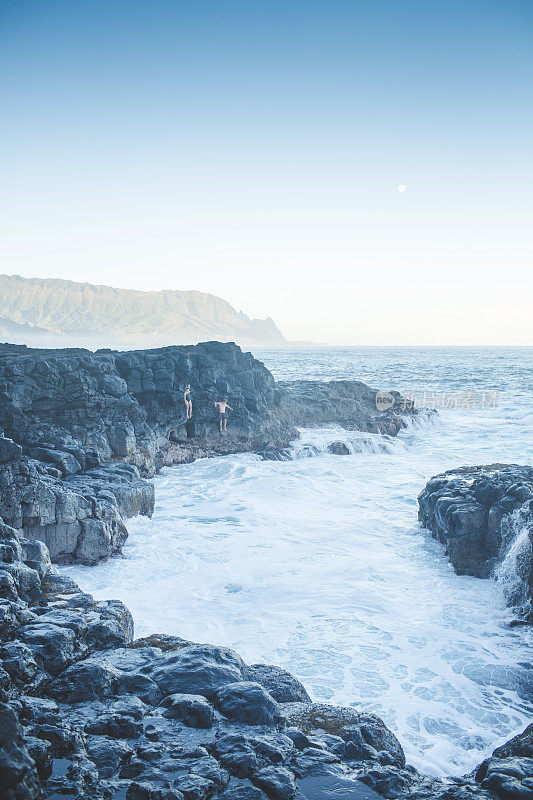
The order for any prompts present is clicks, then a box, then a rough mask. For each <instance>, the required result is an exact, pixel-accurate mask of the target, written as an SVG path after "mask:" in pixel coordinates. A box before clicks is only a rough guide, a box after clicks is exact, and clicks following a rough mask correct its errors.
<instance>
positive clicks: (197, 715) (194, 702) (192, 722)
mask: <svg viewBox="0 0 533 800" xmlns="http://www.w3.org/2000/svg"><path fill="white" fill-rule="evenodd" d="M161 706H162V707H163V708H164V709H165V711H164V712H163V715H164V716H165V717H167V718H169V719H179V720H181V722H183V724H184V725H187V727H189V728H211V726H212V725H213V723H214V721H215V712H214V710H213V708H212V706H211V704H210V703H208V701H207V700H206V699H205V697H202V696H201V695H194V694H171V695H169V696H168V697H165V699H164V700H163V702H162V703H161Z"/></svg>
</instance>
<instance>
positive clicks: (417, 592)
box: [66, 348, 533, 775]
mask: <svg viewBox="0 0 533 800" xmlns="http://www.w3.org/2000/svg"><path fill="white" fill-rule="evenodd" d="M254 354H255V355H256V356H257V357H259V358H261V359H262V360H263V361H264V362H265V363H266V365H267V366H268V367H269V368H270V370H271V371H272V372H273V374H274V375H275V377H276V378H279V379H293V378H313V379H318V380H329V379H336V378H352V379H358V380H363V381H365V382H367V383H369V384H370V385H372V386H374V387H376V388H381V389H390V388H393V389H398V390H400V391H405V392H416V393H417V396H418V399H419V401H421V400H422V399H423V398H424V393H426V396H425V397H426V400H429V401H430V402H432V401H434V400H436V401H437V403H442V402H445V404H446V405H447V406H448V407H447V408H441V409H440V410H439V412H438V414H437V415H431V414H422V415H421V419H420V420H418V421H416V422H415V423H413V424H411V425H410V426H409V427H408V428H407V429H406V430H404V431H402V432H401V433H400V435H399V436H398V437H397V438H395V439H391V438H389V437H385V436H371V435H369V434H361V433H354V432H347V431H343V430H340V429H338V430H335V429H325V430H305V431H302V436H301V439H300V440H299V441H298V442H297V443H296V444H295V445H294V447H293V458H292V460H290V461H286V462H270V461H261V460H260V459H259V458H258V457H257V456H254V455H250V454H247V455H235V456H228V457H224V458H216V459H208V460H201V461H197V462H195V463H193V464H189V465H184V466H179V467H174V468H168V469H165V470H163V471H162V473H161V474H160V475H159V476H157V477H156V479H155V486H156V510H155V514H154V517H153V519H152V520H148V519H144V518H137V519H135V520H130V521H129V523H128V528H129V531H130V537H129V539H128V542H127V543H126V546H125V547H124V558H114V559H111V560H109V561H108V562H106V563H104V564H101V565H99V566H98V567H81V566H76V567H68V568H66V571H67V572H68V573H69V574H70V575H72V576H73V577H74V578H75V579H76V580H77V581H78V582H79V584H80V585H81V586H82V588H83V589H85V590H87V591H89V592H91V593H92V594H94V595H95V596H96V597H97V598H109V597H116V598H119V599H121V600H123V601H124V602H125V603H126V604H127V605H128V607H129V608H130V609H131V611H132V613H133V616H134V620H135V627H136V634H137V635H138V636H141V635H146V634H149V633H152V632H155V631H162V632H166V633H171V634H177V635H180V636H183V637H185V638H189V639H191V640H194V641H204V642H211V643H217V644H224V645H229V646H231V647H233V648H235V649H236V650H237V651H238V652H239V653H240V654H241V655H242V656H243V658H244V659H245V660H246V661H247V662H249V663H254V662H260V661H262V662H267V663H274V664H278V665H280V666H283V667H285V668H287V669H289V670H290V671H291V672H292V673H294V674H295V675H297V676H298V677H299V678H300V679H302V680H303V681H304V683H305V685H306V687H307V688H308V690H309V691H310V693H311V695H312V697H313V698H314V699H316V700H320V701H327V702H332V703H338V704H343V705H351V706H354V707H355V708H357V709H361V710H365V711H369V712H375V713H377V714H379V715H380V716H381V717H382V718H383V719H384V721H385V722H386V724H387V725H388V726H389V727H390V728H391V729H392V730H393V731H395V733H396V734H397V736H398V737H399V739H400V740H401V742H402V744H403V746H404V749H405V751H406V754H407V757H408V760H409V761H410V763H412V764H414V765H415V766H416V767H417V768H418V769H420V770H423V771H425V772H429V773H431V774H436V775H446V774H448V775H449V774H453V775H458V774H463V773H465V772H467V771H469V770H470V769H471V768H473V767H474V766H475V765H477V764H478V763H479V762H480V761H481V760H482V759H483V758H484V757H486V756H487V755H488V754H490V752H491V751H492V749H493V748H494V747H495V746H497V745H498V744H500V743H502V742H503V741H504V740H506V739H507V738H509V737H510V736H512V735H514V734H515V733H517V732H518V731H520V730H521V729H523V728H524V727H525V725H526V724H527V723H529V722H530V721H531V720H532V718H533V668H532V665H531V645H532V641H533V640H532V632H531V630H527V629H524V628H509V627H508V621H509V620H510V619H511V618H512V612H510V610H509V609H508V608H507V607H506V605H505V600H504V592H505V591H506V590H508V589H509V586H510V585H512V584H513V582H515V583H516V574H515V573H516V570H515V568H514V566H513V564H515V562H517V557H516V553H519V552H521V548H523V547H524V546H526V545H527V543H526V542H525V538H524V536H523V534H522V533H521V531H520V530H519V529H517V541H516V542H515V543H514V547H515V550H516V553H515V552H510V553H509V555H508V558H507V559H506V560H505V564H504V567H503V568H502V569H501V570H500V571H499V575H498V577H497V578H495V579H494V580H480V579H477V578H473V577H468V576H457V575H455V573H454V571H453V569H452V567H451V566H450V564H449V563H448V561H447V559H446V557H445V555H444V552H443V548H442V546H441V545H439V544H438V543H437V542H436V541H434V540H433V539H432V538H431V537H430V536H429V534H428V533H427V532H426V531H424V530H423V529H421V528H420V526H419V524H418V522H417V495H418V493H419V492H420V491H421V489H422V488H423V487H424V485H425V483H426V481H427V480H428V479H429V478H430V477H431V476H432V475H435V474H437V473H439V472H442V471H443V470H445V469H450V468H453V467H457V466H460V465H465V464H488V463H494V462H505V463H518V464H527V463H529V464H531V463H533V461H532V456H533V452H532V451H533V435H532V431H533V403H532V394H531V366H532V355H533V350H531V349H522V348H521V349H518V348H514V349H511V348H510V349H503V348H491V349H444V348H442V349H439V348H420V349H415V348H411V349H403V348H402V349H394V348H298V349H275V350H274V349H272V350H259V349H258V350H256V351H255V352H254ZM458 392H461V396H459V395H458V394H457V393H458ZM494 392H496V393H497V394H496V395H494V394H493V393H494ZM435 393H436V394H435ZM483 393H485V394H484V395H483ZM483 397H484V398H485V399H484V400H483V399H482V398H483ZM483 405H484V407H482V406H483ZM455 406H457V407H455ZM334 440H342V441H345V442H346V443H347V445H348V447H349V449H350V455H349V456H334V455H330V454H329V453H328V452H327V445H328V444H329V443H330V442H332V441H334ZM518 560H519V559H518ZM514 588H515V590H516V587H514Z"/></svg>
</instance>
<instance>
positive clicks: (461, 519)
mask: <svg viewBox="0 0 533 800" xmlns="http://www.w3.org/2000/svg"><path fill="white" fill-rule="evenodd" d="M418 503H419V513H418V517H419V520H420V522H421V523H422V525H424V526H425V527H426V528H429V530H430V531H431V532H432V534H433V536H434V537H435V538H436V539H438V540H439V541H440V542H442V543H443V544H444V545H445V546H446V552H447V554H448V556H449V558H450V561H451V562H452V564H453V566H454V568H455V571H456V572H457V573H459V574H460V575H475V576H476V577H478V578H486V577H488V576H489V575H492V574H495V573H497V574H498V575H499V576H500V578H501V579H502V581H503V583H504V585H503V589H504V591H505V592H506V593H507V599H508V601H509V603H510V605H513V606H517V607H518V608H519V609H521V611H522V613H523V615H524V616H525V617H526V618H528V617H529V618H530V619H532V620H533V615H532V613H531V602H532V598H533V557H532V552H533V551H532V547H533V467H528V466H518V465H516V464H490V465H488V466H477V467H461V468H459V469H454V470H450V471H448V472H445V473H444V474H442V475H437V476H436V477H434V478H431V480H430V481H428V483H427V485H426V487H425V489H424V490H423V492H422V493H421V494H420V496H419V498H418ZM506 570H507V574H505V571H506ZM506 580H507V585H505V581H506Z"/></svg>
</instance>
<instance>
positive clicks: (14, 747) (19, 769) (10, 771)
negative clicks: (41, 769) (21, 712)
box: [0, 703, 40, 800]
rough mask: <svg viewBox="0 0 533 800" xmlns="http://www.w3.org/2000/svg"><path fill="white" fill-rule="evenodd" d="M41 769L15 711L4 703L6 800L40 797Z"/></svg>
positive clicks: (1, 743) (0, 709)
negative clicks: (26, 741)
mask: <svg viewBox="0 0 533 800" xmlns="http://www.w3.org/2000/svg"><path fill="white" fill-rule="evenodd" d="M39 785H40V781H39V777H38V774H37V767H36V764H35V762H34V761H33V759H32V758H31V756H30V754H29V752H28V748H27V745H26V743H25V742H24V739H23V736H22V728H21V726H20V724H19V721H18V719H17V716H16V714H15V712H14V711H13V709H12V708H10V707H9V706H8V705H5V704H4V703H0V786H1V787H2V798H4V799H5V800H34V798H36V797H37V796H38V794H39Z"/></svg>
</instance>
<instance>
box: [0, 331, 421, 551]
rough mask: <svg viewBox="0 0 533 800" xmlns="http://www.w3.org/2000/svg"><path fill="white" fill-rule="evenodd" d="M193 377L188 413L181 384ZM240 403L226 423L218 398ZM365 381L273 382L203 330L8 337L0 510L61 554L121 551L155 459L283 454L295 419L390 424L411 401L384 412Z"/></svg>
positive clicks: (148, 492)
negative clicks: (127, 336)
mask: <svg viewBox="0 0 533 800" xmlns="http://www.w3.org/2000/svg"><path fill="white" fill-rule="evenodd" d="M187 384H190V386H191V391H192V398H193V418H192V420H190V421H189V420H187V418H186V411H185V404H184V402H183V391H184V388H185V386H186V385H187ZM224 396H227V397H228V398H229V400H230V405H231V406H232V408H233V411H232V412H231V417H230V424H229V428H228V431H227V432H226V433H224V434H222V435H221V434H220V433H219V430H218V421H217V417H216V414H215V411H216V409H215V406H214V403H215V401H216V400H219V399H220V398H221V397H224ZM375 399H376V392H375V391H374V390H372V389H370V388H369V387H368V386H366V385H365V384H363V383H357V382H351V381H335V382H331V383H327V384H316V383H306V382H304V381H302V382H291V383H285V384H284V383H279V382H276V381H275V380H274V378H273V377H272V375H271V374H270V372H269V371H268V370H267V369H266V367H265V366H264V365H263V364H262V363H261V362H259V361H257V360H256V359H254V358H253V356H252V355H251V353H244V352H243V351H242V350H241V349H240V348H239V347H237V346H236V345H234V344H221V343H219V342H207V343H204V344H200V345H196V346H190V347H167V348H161V349H159V350H138V351H132V352H118V351H114V352H112V351H108V350H105V351H98V352H96V353H91V352H89V351H87V350H68V349H67V350H35V349H31V348H27V347H24V346H17V345H0V519H3V520H4V522H5V523H6V524H8V525H11V526H12V527H14V528H16V529H22V530H23V531H24V534H25V536H26V537H27V538H29V539H31V540H34V539H37V540H41V541H44V542H45V543H46V545H47V546H48V549H49V551H50V554H51V556H52V559H53V560H54V561H56V562H60V563H69V562H79V563H83V564H96V563H97V562H98V561H99V560H101V559H102V558H107V557H108V556H110V555H113V554H115V553H117V552H119V551H120V548H121V546H122V544H123V543H124V541H125V538H126V536H127V530H126V526H125V524H124V520H125V519H128V518H129V517H131V516H135V515H136V514H145V515H148V516H150V515H151V513H152V511H153V506H154V495H153V486H152V485H151V484H150V483H147V482H146V480H145V478H150V477H152V476H153V475H154V474H155V473H156V472H157V471H158V470H159V469H161V467H163V466H168V465H171V464H181V463H185V462H189V461H193V460H194V459H196V458H204V457H207V456H213V455H224V454H228V453H235V452H247V451H254V452H262V453H263V454H264V456H265V457H268V458H273V457H274V458H276V457H278V454H280V453H282V452H283V451H284V450H285V449H286V448H287V446H288V445H289V443H290V442H291V441H293V440H295V439H296V438H297V437H298V430H297V426H301V427H313V426H315V427H318V426H320V425H322V426H323V425H332V424H338V425H342V426H344V427H349V428H351V429H355V430H362V431H368V432H374V433H376V432H382V433H387V434H389V435H391V436H394V435H396V434H397V433H398V432H399V431H400V430H401V429H402V428H403V427H404V426H405V424H406V422H405V420H406V419H407V418H408V416H409V414H410V413H412V412H410V411H409V410H402V408H401V402H400V396H399V395H398V394H397V393H396V394H395V395H394V400H395V406H394V407H392V408H390V409H388V410H387V411H385V412H383V413H381V412H380V411H378V409H377V408H376V402H375Z"/></svg>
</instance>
